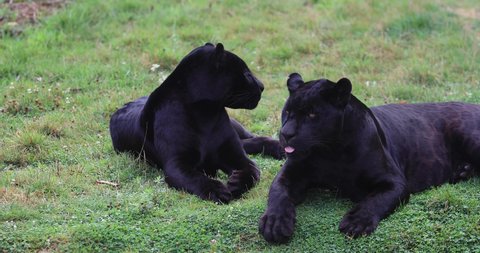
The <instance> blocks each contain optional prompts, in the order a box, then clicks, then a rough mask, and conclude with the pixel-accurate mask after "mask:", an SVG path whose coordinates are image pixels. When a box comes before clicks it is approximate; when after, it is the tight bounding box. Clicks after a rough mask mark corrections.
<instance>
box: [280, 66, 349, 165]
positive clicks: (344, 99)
mask: <svg viewBox="0 0 480 253" xmlns="http://www.w3.org/2000/svg"><path fill="white" fill-rule="evenodd" d="M287 86H288V90H289V93H290V96H289V97H288V99H287V101H286V103H285V106H284V108H283V111H282V128H281V130H280V144H281V145H282V147H283V148H284V150H285V153H286V155H287V157H289V158H302V157H305V156H308V155H309V154H310V153H311V152H312V150H314V149H317V150H318V149H320V150H332V148H334V147H335V145H336V144H337V142H338V141H339V136H340V134H341V131H342V129H343V121H344V111H345V108H346V107H347V105H348V103H349V101H350V97H351V90H352V85H351V83H350V81H349V80H348V79H347V78H342V79H340V80H339V81H338V82H337V83H335V82H332V81H330V80H326V79H319V80H314V81H309V82H307V83H305V82H304V81H303V80H302V77H301V76H300V75H299V74H297V73H293V74H290V76H289V78H288V81H287Z"/></svg>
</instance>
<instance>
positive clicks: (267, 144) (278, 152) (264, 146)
mask: <svg viewBox="0 0 480 253" xmlns="http://www.w3.org/2000/svg"><path fill="white" fill-rule="evenodd" d="M242 144H243V149H244V150H245V152H246V153H247V154H263V155H268V156H271V157H273V158H275V159H277V160H281V159H283V158H285V152H284V151H283V149H282V147H281V146H280V142H279V141H278V140H274V139H272V138H269V137H253V138H249V139H243V140H242Z"/></svg>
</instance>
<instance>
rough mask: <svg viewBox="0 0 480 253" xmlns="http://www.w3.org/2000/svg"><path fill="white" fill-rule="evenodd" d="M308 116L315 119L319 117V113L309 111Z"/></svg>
mask: <svg viewBox="0 0 480 253" xmlns="http://www.w3.org/2000/svg"><path fill="white" fill-rule="evenodd" d="M308 117H309V118H311V119H313V118H315V117H317V115H316V114H315V113H309V114H308Z"/></svg>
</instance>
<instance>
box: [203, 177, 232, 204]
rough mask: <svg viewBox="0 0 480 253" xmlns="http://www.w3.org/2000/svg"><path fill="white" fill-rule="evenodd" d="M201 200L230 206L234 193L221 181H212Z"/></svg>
mask: <svg viewBox="0 0 480 253" xmlns="http://www.w3.org/2000/svg"><path fill="white" fill-rule="evenodd" d="M200 198H202V199H206V200H211V201H213V202H215V203H220V204H228V202H230V200H232V193H231V192H230V190H228V188H227V187H226V186H225V185H224V184H222V183H221V182H219V181H216V180H212V181H211V182H209V184H208V185H207V186H206V187H205V188H204V191H203V192H202V194H200Z"/></svg>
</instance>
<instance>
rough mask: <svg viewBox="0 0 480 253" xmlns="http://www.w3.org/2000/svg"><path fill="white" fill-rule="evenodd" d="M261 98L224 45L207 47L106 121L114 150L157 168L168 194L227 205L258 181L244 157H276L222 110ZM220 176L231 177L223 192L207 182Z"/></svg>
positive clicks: (271, 144)
mask: <svg viewBox="0 0 480 253" xmlns="http://www.w3.org/2000/svg"><path fill="white" fill-rule="evenodd" d="M262 91H263V84H262V83H261V82H260V81H259V80H258V79H257V78H255V76H254V75H253V74H252V72H250V70H249V69H248V67H247V65H246V64H245V62H244V61H243V60H241V59H240V58H239V57H238V56H236V55H235V54H233V53H231V52H228V51H226V50H224V48H223V45H222V44H217V46H216V47H215V46H214V45H212V44H210V43H207V44H206V45H205V46H202V47H199V48H196V49H194V50H193V51H192V52H190V54H188V55H187V56H186V57H185V58H184V59H183V60H182V61H181V62H180V63H179V65H178V66H177V67H176V68H175V70H174V71H173V72H172V73H171V74H170V75H169V76H168V77H167V79H166V80H165V81H164V82H163V83H162V84H161V85H160V86H159V87H158V88H157V89H155V90H154V91H153V92H152V93H151V94H150V96H148V97H142V98H139V99H137V100H135V101H133V102H130V103H128V104H126V105H125V106H124V107H122V108H120V109H119V110H118V111H116V112H115V113H114V114H113V115H112V118H111V120H110V134H111V137H112V142H113V147H114V149H115V150H116V151H117V152H123V151H129V152H132V153H135V154H137V155H140V156H141V157H143V158H145V159H146V160H147V161H149V162H150V163H151V164H155V165H157V166H159V167H161V168H162V169H163V170H164V173H165V181H166V182H167V184H168V185H169V186H171V187H173V188H176V189H180V190H184V191H187V192H189V193H193V194H195V195H197V196H199V197H200V198H202V199H208V200H212V201H215V202H221V203H227V202H229V201H230V200H231V199H233V198H238V197H240V195H241V194H242V193H244V192H246V191H247V190H249V189H250V188H251V187H252V186H253V185H254V184H255V183H256V182H257V181H258V179H259V176H260V172H259V170H258V169H257V167H256V165H255V163H254V162H253V161H251V160H250V159H249V158H248V157H247V155H246V154H245V151H246V152H247V153H261V152H263V153H265V154H267V155H272V156H275V157H276V158H280V157H281V155H282V153H281V152H280V151H281V148H280V146H279V144H278V141H276V140H273V139H270V138H268V137H255V136H253V135H252V134H250V133H249V132H248V131H247V130H245V129H244V128H243V127H242V126H241V125H240V124H239V123H238V122H236V121H234V120H230V118H229V117H228V114H227V112H226V110H225V107H229V108H245V109H253V108H255V107H256V106H257V104H258V102H259V100H260V96H261V93H262ZM241 139H243V140H241ZM242 141H243V147H244V148H245V150H244V148H242ZM218 169H221V170H222V171H224V172H225V173H226V174H228V175H229V179H228V183H227V185H226V186H225V185H224V184H222V183H221V182H220V181H217V180H215V179H213V178H211V177H214V176H215V175H216V173H217V170H218Z"/></svg>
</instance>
